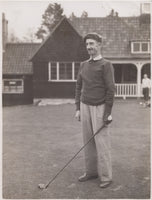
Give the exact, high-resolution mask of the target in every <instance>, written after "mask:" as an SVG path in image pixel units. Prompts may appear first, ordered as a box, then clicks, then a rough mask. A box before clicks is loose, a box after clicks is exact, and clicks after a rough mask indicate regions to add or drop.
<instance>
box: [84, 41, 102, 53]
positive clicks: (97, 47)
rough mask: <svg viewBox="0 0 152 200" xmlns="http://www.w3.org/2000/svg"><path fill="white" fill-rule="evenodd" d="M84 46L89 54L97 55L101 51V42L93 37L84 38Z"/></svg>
mask: <svg viewBox="0 0 152 200" xmlns="http://www.w3.org/2000/svg"><path fill="white" fill-rule="evenodd" d="M86 48H87V51H88V54H89V55H90V56H97V55H99V54H100V53H101V52H100V51H101V43H100V42H97V41H96V40H93V39H86Z"/></svg>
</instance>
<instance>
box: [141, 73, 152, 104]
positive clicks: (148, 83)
mask: <svg viewBox="0 0 152 200" xmlns="http://www.w3.org/2000/svg"><path fill="white" fill-rule="evenodd" d="M150 87H151V81H150V79H149V78H148V76H147V74H144V77H143V79H142V89H143V95H144V104H143V105H144V107H146V106H149V104H150V102H149V90H150Z"/></svg>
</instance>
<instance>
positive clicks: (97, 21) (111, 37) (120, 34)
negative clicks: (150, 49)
mask: <svg viewBox="0 0 152 200" xmlns="http://www.w3.org/2000/svg"><path fill="white" fill-rule="evenodd" d="M140 17H141V16H138V17H118V16H107V17H88V18H77V17H76V18H73V19H72V25H73V26H74V27H75V29H76V30H77V31H78V33H79V34H80V35H82V36H85V35H86V34H87V33H89V32H97V33H99V34H101V35H102V36H103V50H102V53H103V55H104V56H105V57H134V55H132V54H131V48H130V41H132V40H150V24H149V23H143V24H142V23H141V21H140V20H141V18H140ZM136 56H137V55H136ZM140 56H141V55H140ZM142 56H143V57H147V56H149V55H146V54H145V55H144V54H143V55H142Z"/></svg>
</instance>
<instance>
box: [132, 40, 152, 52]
mask: <svg viewBox="0 0 152 200" xmlns="http://www.w3.org/2000/svg"><path fill="white" fill-rule="evenodd" d="M131 52H132V53H150V42H132V43H131Z"/></svg>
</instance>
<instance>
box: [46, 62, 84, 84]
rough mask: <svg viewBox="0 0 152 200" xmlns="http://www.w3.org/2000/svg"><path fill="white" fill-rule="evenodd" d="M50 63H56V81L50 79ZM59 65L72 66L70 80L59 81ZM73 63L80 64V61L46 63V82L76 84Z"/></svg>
mask: <svg viewBox="0 0 152 200" xmlns="http://www.w3.org/2000/svg"><path fill="white" fill-rule="evenodd" d="M51 63H56V68H57V69H56V79H51ZM60 63H71V64H72V74H71V75H72V79H60V76H59V70H60V66H59V64H60ZM75 63H81V62H80V61H73V62H65V61H62V62H49V63H48V81H49V82H76V79H75Z"/></svg>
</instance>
